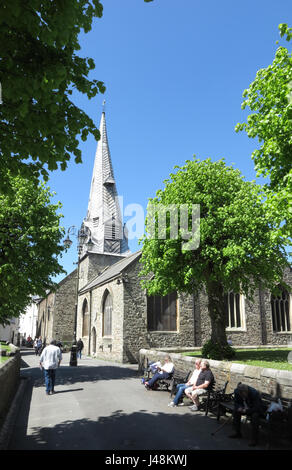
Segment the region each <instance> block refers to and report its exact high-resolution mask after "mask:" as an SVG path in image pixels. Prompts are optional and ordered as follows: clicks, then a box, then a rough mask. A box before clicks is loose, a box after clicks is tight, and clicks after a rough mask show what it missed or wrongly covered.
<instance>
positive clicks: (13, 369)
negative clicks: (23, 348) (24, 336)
mask: <svg viewBox="0 0 292 470" xmlns="http://www.w3.org/2000/svg"><path fill="white" fill-rule="evenodd" d="M19 378H20V351H19V350H18V349H17V350H16V351H15V354H14V356H11V358H10V359H7V361H5V362H4V363H2V364H0V428H1V426H2V424H3V422H4V420H5V416H6V414H7V412H8V410H9V406H10V404H11V402H12V400H13V398H14V395H15V393H16V390H17V387H18V384H19Z"/></svg>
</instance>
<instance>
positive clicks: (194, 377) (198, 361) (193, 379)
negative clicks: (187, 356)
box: [168, 359, 202, 407]
mask: <svg viewBox="0 0 292 470" xmlns="http://www.w3.org/2000/svg"><path fill="white" fill-rule="evenodd" d="M201 362H202V359H196V362H195V370H194V372H193V373H192V376H191V378H190V379H189V380H188V381H187V383H185V384H177V386H176V389H177V392H176V395H175V397H174V399H173V401H171V402H170V403H169V404H168V406H171V407H175V406H178V405H179V404H181V405H183V404H184V403H183V401H182V402H181V403H179V402H180V401H181V399H182V397H183V393H184V391H185V390H186V389H187V388H189V387H190V386H193V385H194V384H195V383H196V382H197V379H198V377H199V374H200V372H201Z"/></svg>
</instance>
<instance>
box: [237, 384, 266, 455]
mask: <svg viewBox="0 0 292 470" xmlns="http://www.w3.org/2000/svg"><path fill="white" fill-rule="evenodd" d="M264 411H265V410H264V405H263V402H262V400H261V396H260V393H259V392H258V391H257V390H256V389H255V388H253V387H249V386H248V385H245V384H242V383H239V384H238V385H237V388H236V389H235V390H234V412H233V428H234V430H235V433H234V434H232V435H231V436H229V437H231V438H240V437H242V436H241V416H242V415H244V414H246V415H248V416H250V421H251V441H250V442H249V446H256V445H257V441H258V429H259V418H260V416H264Z"/></svg>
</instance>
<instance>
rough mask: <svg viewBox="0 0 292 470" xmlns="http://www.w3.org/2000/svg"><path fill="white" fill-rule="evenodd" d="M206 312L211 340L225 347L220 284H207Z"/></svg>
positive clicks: (222, 293)
mask: <svg viewBox="0 0 292 470" xmlns="http://www.w3.org/2000/svg"><path fill="white" fill-rule="evenodd" d="M206 288H207V295H208V311H209V315H210V319H211V329H212V331H211V340H212V342H213V343H219V344H220V345H222V346H226V345H227V337H226V330H225V329H226V325H225V310H224V290H223V286H222V284H220V283H219V282H216V281H210V282H208V284H207V286H206Z"/></svg>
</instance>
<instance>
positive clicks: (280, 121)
mask: <svg viewBox="0 0 292 470" xmlns="http://www.w3.org/2000/svg"><path fill="white" fill-rule="evenodd" d="M279 30H280V35H281V37H286V40H287V41H290V40H291V38H292V29H291V28H288V26H287V24H285V23H283V24H280V25H279ZM243 97H244V98H245V100H244V101H243V103H242V108H243V109H245V108H246V107H247V106H248V107H249V108H250V110H251V111H252V114H250V115H249V116H248V118H247V122H246V123H241V124H237V126H236V128H235V129H236V131H237V132H238V131H242V130H245V131H246V132H247V135H248V136H249V137H251V138H258V141H259V143H260V146H259V148H258V149H256V150H254V152H253V153H252V159H253V160H254V163H255V169H256V171H257V175H258V176H260V175H262V176H264V177H269V183H267V185H266V189H267V207H269V208H270V210H271V212H272V213H274V215H275V217H276V218H277V220H278V221H279V223H280V224H281V222H284V224H283V225H282V228H281V230H282V233H283V234H284V233H286V235H288V236H291V234H292V55H291V51H290V52H289V51H288V49H287V48H286V47H283V46H280V47H279V48H278V49H277V51H276V54H275V59H274V60H273V63H272V65H269V66H268V67H267V68H264V69H261V70H259V71H258V72H257V74H256V78H255V80H254V81H253V82H252V83H251V85H250V86H249V88H248V89H246V90H245V91H244V92H243Z"/></svg>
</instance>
